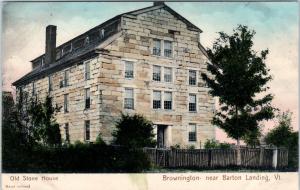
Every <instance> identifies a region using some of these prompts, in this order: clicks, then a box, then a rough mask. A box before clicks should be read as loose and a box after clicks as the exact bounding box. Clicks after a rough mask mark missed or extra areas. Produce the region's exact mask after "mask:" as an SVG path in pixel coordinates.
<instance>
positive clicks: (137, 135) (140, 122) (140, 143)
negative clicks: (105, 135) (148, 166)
mask: <svg viewBox="0 0 300 190" xmlns="http://www.w3.org/2000/svg"><path fill="white" fill-rule="evenodd" d="M153 131H154V128H153V124H152V122H150V121H148V120H147V119H145V118H144V117H143V116H141V115H138V114H135V115H133V116H130V115H124V114H122V115H121V119H120V120H119V121H118V122H117V125H116V130H115V131H114V132H113V137H114V143H115V144H118V145H123V146H126V147H129V148H142V147H154V146H155V145H156V141H155V140H154V136H155V135H154V133H153Z"/></svg>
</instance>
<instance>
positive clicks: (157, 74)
mask: <svg viewBox="0 0 300 190" xmlns="http://www.w3.org/2000/svg"><path fill="white" fill-rule="evenodd" d="M160 70H161V67H160V66H156V65H154V66H153V80H154V81H160V74H161V71H160Z"/></svg>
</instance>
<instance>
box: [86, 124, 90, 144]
mask: <svg viewBox="0 0 300 190" xmlns="http://www.w3.org/2000/svg"><path fill="white" fill-rule="evenodd" d="M85 140H86V141H89V140H90V121H85Z"/></svg>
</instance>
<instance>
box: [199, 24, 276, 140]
mask: <svg viewBox="0 0 300 190" xmlns="http://www.w3.org/2000/svg"><path fill="white" fill-rule="evenodd" d="M219 35H220V37H219V38H218V39H217V40H216V41H215V43H214V44H213V48H212V49H208V51H207V54H208V57H209V60H210V61H211V63H208V67H207V69H208V71H209V73H208V74H205V73H203V74H202V75H201V76H202V78H203V80H204V81H205V82H206V84H207V85H208V87H210V91H209V93H210V94H211V95H212V96H213V97H219V102H220V110H219V111H217V112H216V114H215V116H214V118H213V120H212V123H213V124H214V125H216V126H218V127H220V128H222V129H223V130H224V131H225V132H226V133H227V134H228V136H229V137H232V138H234V139H236V140H237V141H238V144H239V140H240V139H241V138H242V137H245V136H246V135H249V134H251V133H252V132H253V131H258V128H259V125H258V122H260V121H263V120H265V119H271V118H273V116H274V114H273V111H274V108H272V106H271V100H272V99H273V96H272V95H271V94H267V95H265V96H263V97H262V98H257V94H258V93H261V92H265V91H267V89H268V87H266V84H267V82H269V81H270V80H271V78H272V77H271V76H270V75H269V74H268V72H269V69H267V67H266V65H265V60H266V57H267V54H268V50H263V51H261V52H260V54H259V55H258V54H257V53H256V52H255V51H254V50H252V47H253V37H254V35H255V32H254V31H253V30H249V29H248V27H247V26H241V25H239V26H238V27H237V28H236V29H235V30H234V33H233V34H232V35H228V34H226V33H224V32H220V33H219ZM253 134H255V133H252V135H253Z"/></svg>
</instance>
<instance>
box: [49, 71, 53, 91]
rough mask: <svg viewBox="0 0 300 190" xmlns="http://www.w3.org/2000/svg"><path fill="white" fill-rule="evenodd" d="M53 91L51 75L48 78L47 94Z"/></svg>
mask: <svg viewBox="0 0 300 190" xmlns="http://www.w3.org/2000/svg"><path fill="white" fill-rule="evenodd" d="M51 91H53V75H49V76H48V92H51Z"/></svg>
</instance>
